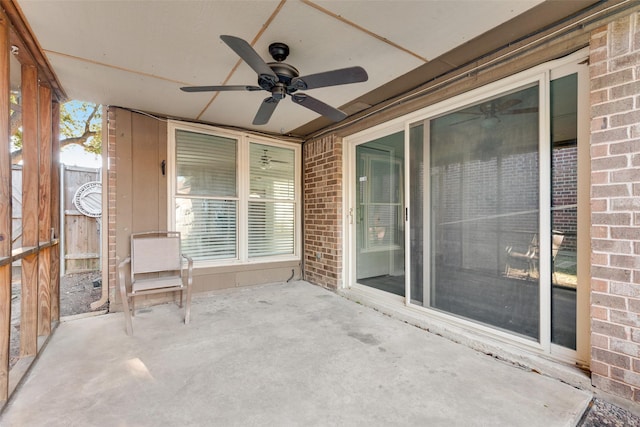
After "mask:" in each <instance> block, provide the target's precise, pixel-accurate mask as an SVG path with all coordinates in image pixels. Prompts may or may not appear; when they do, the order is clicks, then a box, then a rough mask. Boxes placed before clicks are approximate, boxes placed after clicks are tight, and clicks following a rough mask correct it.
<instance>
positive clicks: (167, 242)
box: [118, 231, 193, 335]
mask: <svg viewBox="0 0 640 427" xmlns="http://www.w3.org/2000/svg"><path fill="white" fill-rule="evenodd" d="M183 259H185V260H186V261H187V266H186V274H185V268H183V263H182V261H183ZM127 264H129V265H130V288H131V291H128V290H127V284H126V267H127ZM118 273H119V282H120V283H119V287H120V296H121V298H122V306H123V311H124V318H125V325H126V329H127V334H128V335H132V334H133V326H132V323H131V318H132V317H133V316H135V301H134V298H135V297H137V296H140V295H148V294H155V293H162V292H180V307H182V293H183V291H184V289H185V288H186V290H187V298H186V307H185V316H184V323H185V324H188V323H189V318H190V315H191V285H192V283H193V260H192V259H191V258H189V257H188V256H186V255H184V254H182V253H181V252H180V232H178V231H152V232H146V233H134V234H131V255H130V256H129V257H127V258H126V259H125V260H123V261H122V262H121V263H120V265H119V266H118ZM185 280H186V283H185ZM129 298H131V309H129Z"/></svg>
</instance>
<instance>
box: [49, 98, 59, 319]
mask: <svg viewBox="0 0 640 427" xmlns="http://www.w3.org/2000/svg"><path fill="white" fill-rule="evenodd" d="M59 123H60V104H59V103H57V102H54V103H53V104H52V105H51V194H52V198H51V227H52V228H53V235H54V237H55V238H56V239H59V238H60V197H59V196H58V195H59V194H60V125H59ZM59 245H60V243H59V242H58V244H56V245H55V246H54V249H53V250H52V251H51V281H50V283H49V284H50V286H51V292H50V295H51V321H52V322H57V321H59V320H60V246H59Z"/></svg>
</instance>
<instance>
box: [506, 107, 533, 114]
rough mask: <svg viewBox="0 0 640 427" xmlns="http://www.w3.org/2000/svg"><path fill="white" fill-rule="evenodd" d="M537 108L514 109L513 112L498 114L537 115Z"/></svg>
mask: <svg viewBox="0 0 640 427" xmlns="http://www.w3.org/2000/svg"><path fill="white" fill-rule="evenodd" d="M537 112H538V107H527V108H516V109H515V110H507V111H502V112H501V113H500V114H526V113H537Z"/></svg>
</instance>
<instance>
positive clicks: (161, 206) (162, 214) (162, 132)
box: [156, 122, 169, 230]
mask: <svg viewBox="0 0 640 427" xmlns="http://www.w3.org/2000/svg"><path fill="white" fill-rule="evenodd" d="M167 156H168V152H167V122H158V162H159V164H158V168H157V169H156V171H157V172H156V173H158V177H159V179H158V229H160V230H168V229H169V224H168V218H167V216H168V213H169V210H168V206H169V205H168V203H169V201H168V200H167V191H168V188H167V186H168V185H169V175H168V167H169V166H168V163H167V162H168V160H167ZM163 161H164V162H165V174H164V175H162V170H161V165H162V162H163Z"/></svg>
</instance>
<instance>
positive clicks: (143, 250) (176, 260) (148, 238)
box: [131, 231, 182, 275]
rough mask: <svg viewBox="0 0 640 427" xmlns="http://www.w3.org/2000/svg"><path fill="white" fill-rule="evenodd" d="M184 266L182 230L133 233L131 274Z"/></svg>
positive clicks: (175, 268)
mask: <svg viewBox="0 0 640 427" xmlns="http://www.w3.org/2000/svg"><path fill="white" fill-rule="evenodd" d="M181 268H182V259H181V255H180V232H178V231H158V232H149V233H135V234H132V235H131V274H132V275H133V274H140V273H152V272H160V271H174V270H180V269H181Z"/></svg>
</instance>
